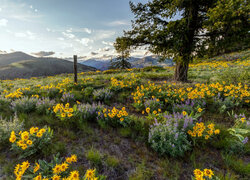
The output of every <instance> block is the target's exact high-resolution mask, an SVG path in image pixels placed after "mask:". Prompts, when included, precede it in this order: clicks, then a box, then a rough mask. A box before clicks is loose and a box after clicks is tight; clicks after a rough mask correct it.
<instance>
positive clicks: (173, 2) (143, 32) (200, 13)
mask: <svg viewBox="0 0 250 180" xmlns="http://www.w3.org/2000/svg"><path fill="white" fill-rule="evenodd" d="M236 1H237V2H236ZM236 1H234V0H223V1H222V0H152V1H149V2H147V3H146V4H142V3H138V4H134V3H132V2H130V8H131V11H132V12H133V14H134V15H135V20H134V21H132V30H130V31H125V32H124V36H123V37H119V38H117V41H116V44H119V43H120V42H121V39H123V41H125V42H126V43H123V45H124V47H127V48H131V47H134V48H137V47H140V46H146V47H147V48H148V49H149V50H150V51H151V52H152V53H154V54H157V55H160V56H162V57H164V58H166V57H171V58H173V59H174V61H175V62H176V70H175V79H176V80H178V81H187V72H188V64H189V63H190V62H191V61H192V59H193V57H194V56H197V55H199V54H202V55H204V54H205V53H206V52H208V50H207V49H209V50H210V51H211V53H217V52H216V49H217V48H218V46H221V48H226V47H227V46H222V45H221V44H223V43H225V42H228V41H230V39H231V38H232V34H234V33H235V32H238V31H240V32H241V33H242V34H244V37H246V36H247V37H249V35H248V31H247V28H248V25H249V24H248V17H249V15H248V14H249V13H248V10H249V8H247V6H248V5H247V3H246V1H244V0H236ZM225 3H226V5H225ZM232 3H233V5H234V6H233V7H230V8H228V9H227V11H226V13H223V11H222V9H223V8H225V7H228V6H230V5H231V4H232ZM243 6H246V7H243ZM238 7H240V10H239V12H238V11H237V8H238ZM235 11H236V12H237V13H235ZM221 13H223V14H222V15H223V16H222V15H221ZM232 13H233V14H232ZM232 19H233V20H234V21H232ZM239 19H240V22H239ZM232 25H234V26H233V27H232ZM218 26H220V28H219V27H218ZM242 27H244V28H245V31H243V30H242ZM242 34H241V35H242ZM233 36H234V38H235V40H236V41H238V39H240V37H239V36H238V35H233ZM236 36H237V37H236ZM231 43H232V42H231ZM245 44H247V43H245ZM200 52H202V53H200Z"/></svg>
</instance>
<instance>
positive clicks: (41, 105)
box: [36, 98, 55, 114]
mask: <svg viewBox="0 0 250 180" xmlns="http://www.w3.org/2000/svg"><path fill="white" fill-rule="evenodd" d="M54 104H55V100H50V99H49V98H42V99H38V101H37V103H36V110H37V112H38V113H39V114H44V113H46V112H48V110H50V108H52V107H53V105H54Z"/></svg>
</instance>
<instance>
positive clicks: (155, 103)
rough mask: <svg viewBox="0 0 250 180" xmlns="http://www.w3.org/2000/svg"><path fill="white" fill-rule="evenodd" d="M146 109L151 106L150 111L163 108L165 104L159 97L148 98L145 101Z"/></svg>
mask: <svg viewBox="0 0 250 180" xmlns="http://www.w3.org/2000/svg"><path fill="white" fill-rule="evenodd" d="M144 106H145V109H147V108H150V112H153V111H158V110H159V109H162V107H163V104H162V102H161V101H160V100H159V99H156V98H153V99H148V100H146V101H145V103H144Z"/></svg>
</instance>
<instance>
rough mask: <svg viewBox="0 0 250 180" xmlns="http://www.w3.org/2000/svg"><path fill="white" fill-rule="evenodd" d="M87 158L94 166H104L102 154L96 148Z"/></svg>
mask: <svg viewBox="0 0 250 180" xmlns="http://www.w3.org/2000/svg"><path fill="white" fill-rule="evenodd" d="M85 156H86V158H87V160H89V161H90V162H91V164H93V165H94V166H99V165H101V164H102V154H101V153H100V152H99V151H98V150H96V149H94V148H91V149H90V150H88V151H87V152H86V154H85Z"/></svg>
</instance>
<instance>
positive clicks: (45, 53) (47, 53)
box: [31, 51, 55, 57]
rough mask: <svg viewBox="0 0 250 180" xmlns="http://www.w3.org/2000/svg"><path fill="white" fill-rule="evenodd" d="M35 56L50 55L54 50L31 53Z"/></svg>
mask: <svg viewBox="0 0 250 180" xmlns="http://www.w3.org/2000/svg"><path fill="white" fill-rule="evenodd" d="M31 54H33V55H35V56H39V57H44V56H51V55H54V54H55V52H53V51H49V52H46V51H40V52H36V53H31Z"/></svg>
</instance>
